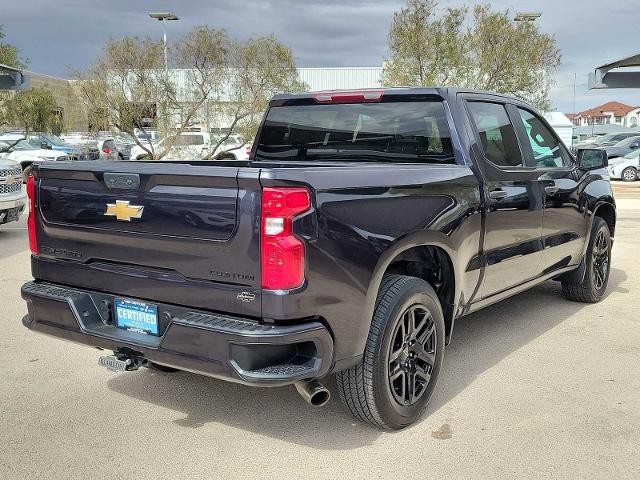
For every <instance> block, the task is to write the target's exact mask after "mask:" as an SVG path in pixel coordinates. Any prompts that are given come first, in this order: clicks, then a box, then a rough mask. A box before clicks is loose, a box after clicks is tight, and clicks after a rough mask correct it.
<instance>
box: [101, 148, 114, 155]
mask: <svg viewBox="0 0 640 480" xmlns="http://www.w3.org/2000/svg"><path fill="white" fill-rule="evenodd" d="M112 151H113V150H111V149H110V148H103V149H102V152H103V153H106V154H109V153H111V152H112Z"/></svg>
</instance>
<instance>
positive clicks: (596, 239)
mask: <svg viewBox="0 0 640 480" xmlns="http://www.w3.org/2000/svg"><path fill="white" fill-rule="evenodd" d="M583 261H584V262H586V264H585V271H584V276H583V277H582V278H578V277H577V276H575V275H569V276H567V277H566V278H564V279H563V280H562V293H563V294H564V296H565V297H566V298H568V299H569V300H573V301H574V302H583V303H595V302H599V301H600V300H602V296H603V295H604V292H605V290H606V289H607V283H608V282H609V271H610V269H611V234H610V233H609V226H608V225H607V222H605V221H604V220H603V219H602V218H600V217H595V218H594V219H593V225H592V227H591V238H590V239H589V246H588V247H587V253H586V254H585V257H584V260H583Z"/></svg>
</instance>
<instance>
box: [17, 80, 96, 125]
mask: <svg viewBox="0 0 640 480" xmlns="http://www.w3.org/2000/svg"><path fill="white" fill-rule="evenodd" d="M24 73H25V75H26V76H27V79H28V82H29V88H46V89H48V90H51V92H52V93H53V96H54V97H55V99H56V103H57V106H58V115H59V116H60V118H61V120H62V125H63V130H64V131H67V132H68V131H85V130H87V127H88V120H87V112H86V110H85V108H84V105H83V104H82V102H81V101H80V99H79V98H78V96H77V93H76V92H75V89H74V82H73V80H67V79H65V78H60V77H52V76H50V75H45V74H43V73H36V72H30V71H25V72H24Z"/></svg>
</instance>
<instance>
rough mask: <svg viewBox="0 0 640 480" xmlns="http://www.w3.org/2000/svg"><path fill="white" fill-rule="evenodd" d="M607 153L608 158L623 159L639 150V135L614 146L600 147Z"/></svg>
mask: <svg viewBox="0 0 640 480" xmlns="http://www.w3.org/2000/svg"><path fill="white" fill-rule="evenodd" d="M601 148H604V149H605V150H606V151H607V157H608V158H616V157H624V156H625V155H626V154H627V153H631V152H633V151H634V150H638V149H640V135H638V134H636V135H635V136H633V137H628V138H625V139H624V140H621V141H620V142H618V143H616V144H615V145H611V146H605V147H601Z"/></svg>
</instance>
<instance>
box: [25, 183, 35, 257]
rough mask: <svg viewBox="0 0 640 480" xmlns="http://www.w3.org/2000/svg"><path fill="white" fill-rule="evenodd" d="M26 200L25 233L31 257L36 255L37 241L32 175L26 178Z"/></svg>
mask: <svg viewBox="0 0 640 480" xmlns="http://www.w3.org/2000/svg"><path fill="white" fill-rule="evenodd" d="M27 198H28V199H29V218H28V219H27V231H28V232H29V248H30V249H31V253H32V254H33V255H37V254H38V241H37V239H36V183H35V179H34V178H33V175H29V176H28V177H27Z"/></svg>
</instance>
